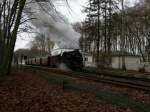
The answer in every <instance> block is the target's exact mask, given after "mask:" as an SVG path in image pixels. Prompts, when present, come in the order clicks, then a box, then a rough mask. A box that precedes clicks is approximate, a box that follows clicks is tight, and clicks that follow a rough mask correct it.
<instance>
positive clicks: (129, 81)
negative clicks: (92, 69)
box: [24, 66, 150, 91]
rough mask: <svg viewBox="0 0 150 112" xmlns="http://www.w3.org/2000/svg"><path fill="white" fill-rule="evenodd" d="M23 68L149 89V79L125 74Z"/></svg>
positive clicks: (36, 67)
mask: <svg viewBox="0 0 150 112" xmlns="http://www.w3.org/2000/svg"><path fill="white" fill-rule="evenodd" d="M24 68H32V69H37V70H42V71H46V72H50V73H55V74H58V75H60V74H62V75H66V76H70V77H75V78H81V79H86V80H89V81H95V82H102V83H109V84H113V85H119V86H124V87H128V88H134V89H138V90H144V91H150V81H149V80H143V79H140V78H132V77H125V76H123V77H122V76H113V75H106V74H105V75H103V74H94V73H84V72H72V71H63V70H59V69H54V68H48V67H40V66H24Z"/></svg>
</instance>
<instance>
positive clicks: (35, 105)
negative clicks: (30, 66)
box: [0, 72, 133, 112]
mask: <svg viewBox="0 0 150 112" xmlns="http://www.w3.org/2000/svg"><path fill="white" fill-rule="evenodd" d="M0 112H133V111H132V110H130V109H129V108H120V107H116V106H112V105H110V104H106V103H105V102H104V101H101V100H100V99H98V98H96V97H94V96H92V95H89V94H83V93H80V92H77V91H71V90H63V89H62V88H61V87H58V86H56V85H51V84H49V83H48V82H47V81H45V80H42V79H40V78H39V77H37V76H34V75H32V74H30V73H23V72H16V73H12V74H11V75H10V76H5V77H1V78H0Z"/></svg>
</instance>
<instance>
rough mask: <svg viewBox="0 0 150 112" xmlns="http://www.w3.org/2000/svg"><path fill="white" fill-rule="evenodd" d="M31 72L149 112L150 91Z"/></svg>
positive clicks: (141, 111) (110, 100)
mask: <svg viewBox="0 0 150 112" xmlns="http://www.w3.org/2000/svg"><path fill="white" fill-rule="evenodd" d="M31 72H32V73H33V74H34V75H37V76H39V77H41V78H43V79H45V80H47V81H48V82H50V83H53V84H57V85H59V86H61V87H62V88H63V89H65V90H77V91H80V92H82V93H88V94H92V95H94V96H96V97H97V98H99V99H101V100H103V101H105V102H107V103H109V104H112V105H115V106H119V107H124V108H130V109H132V110H134V111H135V112H149V110H150V106H149V104H150V102H149V101H150V100H149V99H150V93H149V92H145V91H142V90H136V89H133V88H127V87H122V86H116V85H111V84H104V83H97V82H94V81H89V80H85V79H81V78H76V77H69V76H66V75H62V74H61V75H60V74H58V72H57V73H54V72H50V71H49V72H48V71H41V70H37V69H32V70H31Z"/></svg>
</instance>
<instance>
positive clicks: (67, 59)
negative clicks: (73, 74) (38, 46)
mask: <svg viewBox="0 0 150 112" xmlns="http://www.w3.org/2000/svg"><path fill="white" fill-rule="evenodd" d="M25 63H26V64H27V65H34V66H48V67H51V68H59V67H61V66H63V67H64V66H65V68H68V69H70V70H82V68H83V58H82V54H81V53H80V51H79V50H74V51H70V52H63V54H59V55H56V56H47V57H40V58H32V59H27V60H26V62H25Z"/></svg>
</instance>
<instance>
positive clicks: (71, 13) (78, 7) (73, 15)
mask: <svg viewBox="0 0 150 112" xmlns="http://www.w3.org/2000/svg"><path fill="white" fill-rule="evenodd" d="M125 1H126V2H128V4H130V5H132V4H133V3H134V2H137V0H125ZM87 2H88V0H69V7H68V6H67V5H66V4H65V3H64V4H61V5H59V4H57V6H56V8H57V10H58V11H59V12H61V13H62V14H63V15H64V16H66V18H67V20H68V21H69V22H70V23H74V22H78V21H83V20H84V19H85V14H84V13H82V11H83V9H84V6H86V4H87ZM30 37H31V35H30V36H29V35H28V34H22V35H21V36H19V37H18V39H17V42H16V47H15V50H16V49H19V48H27V47H28V46H27V44H28V43H29V41H30V40H31V38H30Z"/></svg>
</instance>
